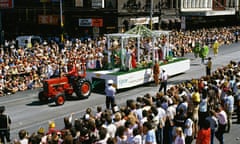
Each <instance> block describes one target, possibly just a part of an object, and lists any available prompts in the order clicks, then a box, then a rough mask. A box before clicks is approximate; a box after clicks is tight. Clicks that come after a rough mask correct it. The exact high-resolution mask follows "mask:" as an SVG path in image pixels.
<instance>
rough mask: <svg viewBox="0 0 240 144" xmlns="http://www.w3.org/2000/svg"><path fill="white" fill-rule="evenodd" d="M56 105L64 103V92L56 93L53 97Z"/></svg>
mask: <svg viewBox="0 0 240 144" xmlns="http://www.w3.org/2000/svg"><path fill="white" fill-rule="evenodd" d="M55 103H56V105H63V104H64V103H65V95H64V94H58V95H57V96H56V98H55Z"/></svg>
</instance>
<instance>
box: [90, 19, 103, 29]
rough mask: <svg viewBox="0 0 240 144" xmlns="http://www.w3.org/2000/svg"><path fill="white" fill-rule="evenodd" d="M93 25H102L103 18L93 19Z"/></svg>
mask: <svg viewBox="0 0 240 144" xmlns="http://www.w3.org/2000/svg"><path fill="white" fill-rule="evenodd" d="M92 26H93V27H102V26H103V20H102V19H92Z"/></svg>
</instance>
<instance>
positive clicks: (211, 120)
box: [206, 110, 218, 144]
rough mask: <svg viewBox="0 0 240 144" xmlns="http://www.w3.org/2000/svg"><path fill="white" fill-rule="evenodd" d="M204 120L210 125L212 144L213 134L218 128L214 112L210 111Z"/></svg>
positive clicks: (212, 142)
mask: <svg viewBox="0 0 240 144" xmlns="http://www.w3.org/2000/svg"><path fill="white" fill-rule="evenodd" d="M206 120H208V121H209V123H210V129H211V144H214V136H215V132H216V130H217V126H218V120H217V118H216V117H215V116H214V112H213V111H212V110H211V111H209V116H208V117H206Z"/></svg>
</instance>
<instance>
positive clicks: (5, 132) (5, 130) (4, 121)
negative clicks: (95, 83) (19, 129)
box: [0, 106, 11, 143]
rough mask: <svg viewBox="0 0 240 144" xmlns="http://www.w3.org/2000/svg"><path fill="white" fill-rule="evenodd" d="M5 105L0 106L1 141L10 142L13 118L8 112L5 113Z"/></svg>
mask: <svg viewBox="0 0 240 144" xmlns="http://www.w3.org/2000/svg"><path fill="white" fill-rule="evenodd" d="M4 111H5V106H1V107H0V138H1V139H0V140H1V141H0V143H4V142H5V138H6V141H7V142H10V125H11V119H10V117H9V116H8V115H7V114H4Z"/></svg>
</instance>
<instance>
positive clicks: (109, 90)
mask: <svg viewBox="0 0 240 144" xmlns="http://www.w3.org/2000/svg"><path fill="white" fill-rule="evenodd" d="M105 93H106V108H107V109H109V108H110V105H111V108H112V110H113V107H114V104H115V95H116V88H115V87H113V80H108V81H107V86H106V88H105Z"/></svg>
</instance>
